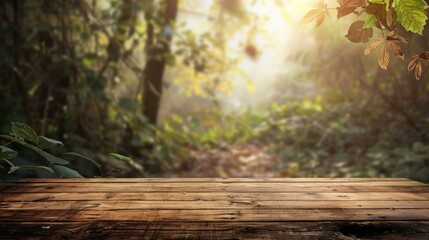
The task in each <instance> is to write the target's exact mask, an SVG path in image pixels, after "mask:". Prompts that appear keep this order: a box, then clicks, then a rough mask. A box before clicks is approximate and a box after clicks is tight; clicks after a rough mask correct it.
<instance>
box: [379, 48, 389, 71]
mask: <svg viewBox="0 0 429 240" xmlns="http://www.w3.org/2000/svg"><path fill="white" fill-rule="evenodd" d="M378 65H380V67H381V68H382V69H384V70H387V66H388V65H389V52H388V51H387V49H386V46H383V47H382V48H381V51H380V55H378Z"/></svg>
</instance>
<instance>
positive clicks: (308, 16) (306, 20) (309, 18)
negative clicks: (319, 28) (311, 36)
mask: <svg viewBox="0 0 429 240" xmlns="http://www.w3.org/2000/svg"><path fill="white" fill-rule="evenodd" d="M320 14H323V11H322V10H320V9H312V10H310V11H309V12H308V13H307V14H305V15H304V17H303V18H302V19H301V21H300V24H306V23H309V22H312V21H313V20H315V19H316V18H317V17H318V16H319V15H320Z"/></svg>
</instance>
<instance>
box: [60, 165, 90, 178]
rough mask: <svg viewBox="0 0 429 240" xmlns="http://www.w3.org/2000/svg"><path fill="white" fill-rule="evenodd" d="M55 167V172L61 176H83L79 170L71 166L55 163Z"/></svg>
mask: <svg viewBox="0 0 429 240" xmlns="http://www.w3.org/2000/svg"><path fill="white" fill-rule="evenodd" d="M53 168H54V171H55V173H57V175H58V176H59V177H60V178H63V177H64V178H83V177H82V175H80V174H79V172H78V171H76V170H73V169H71V168H68V167H64V166H60V165H54V166H53Z"/></svg>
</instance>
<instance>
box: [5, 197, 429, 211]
mask: <svg viewBox="0 0 429 240" xmlns="http://www.w3.org/2000/svg"><path fill="white" fill-rule="evenodd" d="M254 208H257V209H278V210H283V209H325V208H328V209H335V208H337V209H368V208H372V209H376V208H378V209H386V208H389V209H403V208H404V209H429V201H397V200H396V201H320V200H319V201H295V200H292V201H264V200H259V201H258V200H242V199H236V200H234V199H231V200H229V201H115V202H113V201H79V202H76V201H61V202H1V203H0V210H19V211H23V210H67V209H74V210H84V209H88V210H91V211H110V210H111V211H116V210H132V209H135V210H141V209H151V210H158V209H163V210H180V209H183V210H191V209H200V210H214V209H218V210H228V209H254Z"/></svg>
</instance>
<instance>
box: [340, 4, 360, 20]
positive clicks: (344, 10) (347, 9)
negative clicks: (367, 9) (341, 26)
mask: <svg viewBox="0 0 429 240" xmlns="http://www.w3.org/2000/svg"><path fill="white" fill-rule="evenodd" d="M338 4H339V5H340V6H339V7H337V10H338V13H337V19H340V18H342V17H344V16H347V15H349V14H350V13H353V12H355V11H356V9H357V8H358V7H363V6H365V4H366V0H338Z"/></svg>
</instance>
